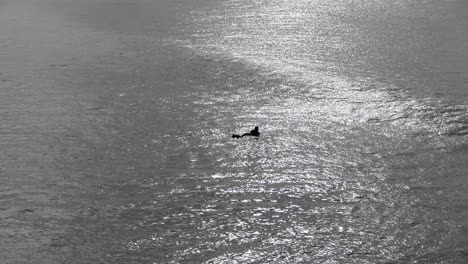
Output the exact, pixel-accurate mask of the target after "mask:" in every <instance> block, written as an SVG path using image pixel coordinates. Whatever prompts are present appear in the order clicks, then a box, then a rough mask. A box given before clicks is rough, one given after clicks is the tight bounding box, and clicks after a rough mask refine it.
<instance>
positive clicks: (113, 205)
mask: <svg viewBox="0 0 468 264" xmlns="http://www.w3.org/2000/svg"><path fill="white" fill-rule="evenodd" d="M117 2H118V1H117ZM179 2H180V3H179ZM188 2H189V1H187V3H185V2H184V1H178V3H179V4H181V6H179V7H178V8H179V12H178V14H177V25H175V26H174V28H175V29H174V28H170V30H167V31H168V32H170V33H167V32H165V33H164V34H163V35H164V36H166V37H165V38H164V41H161V40H160V39H159V37H158V38H156V37H155V33H154V32H152V31H151V30H148V32H150V33H148V32H146V33H145V28H146V26H148V25H149V24H151V25H154V26H155V27H157V26H158V25H161V23H156V22H158V21H156V22H154V23H149V22H148V21H147V20H145V19H146V18H138V19H141V21H143V22H145V23H146V24H145V27H143V29H142V31H143V33H142V32H140V31H138V33H137V34H136V33H135V32H134V30H133V29H132V27H131V25H133V24H132V23H128V24H126V23H123V22H119V23H123V24H125V25H127V26H128V27H129V29H126V27H118V28H119V29H118V30H115V28H116V26H115V21H114V20H112V21H114V22H112V21H111V22H107V23H109V25H108V24H106V23H104V24H103V22H102V21H100V20H101V19H102V17H96V18H95V19H96V20H97V22H89V21H88V23H90V24H91V25H90V26H91V27H92V26H93V23H96V24H99V25H100V27H96V28H98V29H99V30H103V31H105V30H107V31H106V32H107V34H109V35H110V37H108V38H107V39H111V40H107V41H103V40H101V41H102V42H103V43H104V44H103V46H105V47H107V48H102V49H104V52H102V53H101V55H100V56H99V57H98V58H97V59H96V60H93V62H95V63H96V65H94V64H93V66H92V67H89V65H90V64H85V63H84V65H81V64H80V65H77V66H75V68H73V69H70V70H68V71H64V72H61V73H57V72H56V71H49V73H48V74H46V75H43V76H45V77H44V78H46V79H47V78H50V79H53V78H56V77H53V76H66V77H65V78H63V79H59V78H57V79H55V81H56V83H59V84H60V85H55V86H57V87H62V86H63V87H68V88H69V89H68V90H72V91H74V92H73V93H74V94H73V93H72V95H73V96H71V97H72V98H80V100H79V103H77V102H75V103H71V105H63V104H62V105H61V106H62V107H63V108H61V109H63V112H64V113H66V114H64V116H65V117H63V118H64V119H66V120H70V119H71V120H73V122H71V123H72V124H68V123H67V126H66V127H65V128H61V129H62V130H64V131H62V130H57V131H56V134H54V135H53V137H51V136H47V137H45V136H44V137H45V138H46V139H44V140H39V141H38V143H37V144H38V146H42V145H48V144H52V143H50V142H51V140H52V138H55V137H57V138H60V136H61V135H62V134H65V135H68V138H67V137H65V139H62V141H61V142H59V143H57V142H56V141H54V142H55V144H58V146H61V147H63V150H62V153H65V154H63V155H62V156H60V158H58V160H59V161H60V164H64V165H62V166H61V167H60V169H56V170H54V169H51V168H49V169H48V172H59V173H64V174H66V175H69V176H67V177H68V178H66V179H64V180H63V182H65V183H64V184H63V185H66V186H68V187H67V188H68V189H67V190H70V191H69V192H68V193H67V194H65V192H64V191H61V192H57V193H55V195H56V196H57V197H58V198H57V199H59V201H64V203H65V205H62V204H61V206H67V205H69V206H70V209H69V210H70V211H71V212H70V213H69V214H67V215H66V216H67V217H64V216H62V217H58V220H54V221H55V222H54V223H55V224H54V227H45V226H43V225H41V228H42V229H44V230H49V229H54V228H56V227H59V229H60V232H56V233H57V234H55V233H54V235H53V236H52V238H51V239H50V240H51V241H50V242H48V243H47V244H46V245H42V246H41V247H40V250H38V252H42V253H40V254H39V253H37V254H36V256H39V255H41V256H42V255H47V256H49V255H53V256H55V258H52V257H51V258H52V259H56V260H57V263H61V262H62V263H63V262H65V263H99V262H104V263H167V262H169V263H202V262H206V263H465V262H466V261H467V259H468V248H467V245H468V241H467V240H466V237H468V229H467V224H468V223H467V222H466V219H467V217H468V210H467V209H468V208H467V206H466V204H467V198H468V197H467V195H466V193H467V191H468V184H467V180H466V173H467V172H468V162H467V155H466V154H467V151H468V148H467V146H468V145H467V143H468V138H467V137H468V100H467V99H468V98H467V97H466V96H467V95H468V93H467V92H466V69H467V67H466V61H465V58H464V54H465V53H466V52H465V51H466V48H465V46H463V45H464V44H463V40H465V39H466V36H464V35H463V33H464V28H465V26H466V20H465V16H466V15H465V13H466V12H465V10H466V4H465V3H463V2H462V1H456V0H453V1H409V0H406V1H403V0H401V1H393V2H392V3H387V1H377V0H370V1H353V0H349V1H305V0H294V1H291V0H290V1H280V0H275V1H246V0H231V1H219V2H216V3H213V2H210V1H206V3H204V4H203V5H201V4H200V5H197V4H193V3H192V4H193V6H192V5H188ZM119 3H120V4H122V3H125V1H120V2H119ZM183 4H186V5H188V6H189V7H187V6H185V5H183ZM116 5H117V4H116ZM139 5H141V6H144V7H146V8H145V9H146V10H151V7H153V6H152V5H150V4H149V3H147V2H144V1H143V2H141V3H140V2H139ZM182 6H185V7H182ZM133 7H134V6H133ZM113 8H114V9H118V10H120V9H119V7H116V6H113ZM134 8H136V7H134ZM153 8H154V7H153ZM128 10H133V9H128ZM103 12H104V11H103ZM98 13H99V12H98ZM143 13H144V14H146V12H143ZM149 13H151V12H149ZM88 16H89V15H88ZM85 17H86V16H85ZM150 21H152V20H151V19H150ZM446 28H450V29H451V30H445V29H446ZM127 30H128V32H132V33H133V34H135V35H131V34H129V33H128V32H127ZM114 31H119V32H118V33H115V32H114ZM110 32H112V33H110ZM114 34H116V35H114ZM161 34H162V33H161ZM156 35H157V34H156ZM87 36H88V38H91V36H92V38H91V39H93V40H95V39H96V38H97V37H95V35H94V32H93V34H91V36H89V35H87ZM97 39H100V38H97ZM465 42H466V41H465ZM108 43H111V44H112V48H108V45H106V44H108ZM116 43H119V45H117V44H116ZM81 55H82V54H81ZM96 61H97V62H96ZM54 65H55V64H54ZM88 67H89V68H88ZM49 75H53V76H52V77H47V76H49ZM51 86H52V87H55V86H54V84H53V83H52V84H51ZM83 87H86V88H83ZM30 90H31V91H32V90H33V89H32V88H30ZM25 91H29V90H28V89H26V90H25ZM51 93H57V91H54V90H52V91H51ZM63 93H65V92H63ZM83 93H86V94H87V96H82V97H78V95H81V94H83ZM5 94H7V95H8V93H5ZM67 95H68V94H67ZM67 98H68V97H67ZM43 100H46V99H43ZM62 101H66V102H74V101H73V100H72V99H66V100H65V99H62V100H61V101H59V103H60V102H62ZM81 104H83V105H81ZM3 105H4V106H5V108H7V109H11V108H13V106H11V105H10V104H3ZM24 105H26V104H24ZM25 107H26V106H25ZM39 109H40V108H39ZM54 109H55V108H54ZM39 112H42V111H39ZM67 115H70V117H68V118H66V117H67ZM61 116H62V115H61ZM25 120H29V121H30V122H32V123H33V124H35V123H34V122H33V121H31V120H30V119H26V118H25ZM43 122H46V123H47V122H48V121H43ZM67 122H70V121H67ZM256 125H258V126H259V127H260V132H261V133H262V134H261V136H260V138H259V139H258V140H256V139H254V138H242V139H232V138H231V137H230V136H231V134H232V133H243V132H247V131H249V130H251V129H252V128H253V127H254V126H256ZM67 128H69V129H70V130H69V131H68V130H67ZM39 131H42V130H41V129H39ZM9 133H10V134H8V135H11V134H13V133H12V132H9ZM16 133H18V132H16ZM25 137H26V138H28V137H27V135H26V136H25ZM70 137H72V138H70ZM83 141H84V142H83ZM46 143H47V144H46ZM67 146H68V147H67ZM69 146H75V147H76V146H79V148H78V149H74V150H73V151H67V150H66V149H68V148H71V147H69ZM51 152H52V151H51ZM57 152H60V151H59V150H57ZM33 153H34V152H33ZM51 156H53V155H51ZM55 156H57V155H55ZM68 156H70V157H71V158H70V159H71V160H70V159H68ZM5 164H8V165H11V164H14V163H6V162H5ZM29 166H30V167H26V168H33V167H34V165H29ZM7 171H9V172H10V173H11V171H13V170H9V169H8V168H7ZM16 173H18V172H16ZM44 174H45V173H44ZM39 175H43V174H41V173H39ZM45 178H47V177H45ZM46 182H47V181H46ZM73 185H78V187H77V186H75V187H74V186H73ZM62 192H63V193H62ZM57 203H58V202H57ZM38 206H39V205H38ZM55 207H58V205H56V206H55ZM24 213H32V212H29V211H24V212H23V215H24ZM15 219H21V220H22V221H26V220H24V216H22V217H16V218H15ZM40 219H41V221H40V223H42V222H44V221H45V220H43V218H40ZM54 219H55V218H54ZM8 223H9V224H8V227H9V228H13V227H12V226H14V224H15V223H13V222H12V221H10V222H8ZM47 228H49V229H47ZM25 236H26V237H27V238H31V237H33V235H25ZM43 252H51V253H43ZM48 262H49V263H51V262H52V261H48Z"/></svg>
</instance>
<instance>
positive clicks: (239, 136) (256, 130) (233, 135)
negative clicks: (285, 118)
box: [232, 126, 260, 138]
mask: <svg viewBox="0 0 468 264" xmlns="http://www.w3.org/2000/svg"><path fill="white" fill-rule="evenodd" d="M245 136H253V137H259V136H260V132H258V126H256V127H255V128H254V130H250V132H249V133H244V134H242V136H241V135H236V134H232V138H241V137H245Z"/></svg>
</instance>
